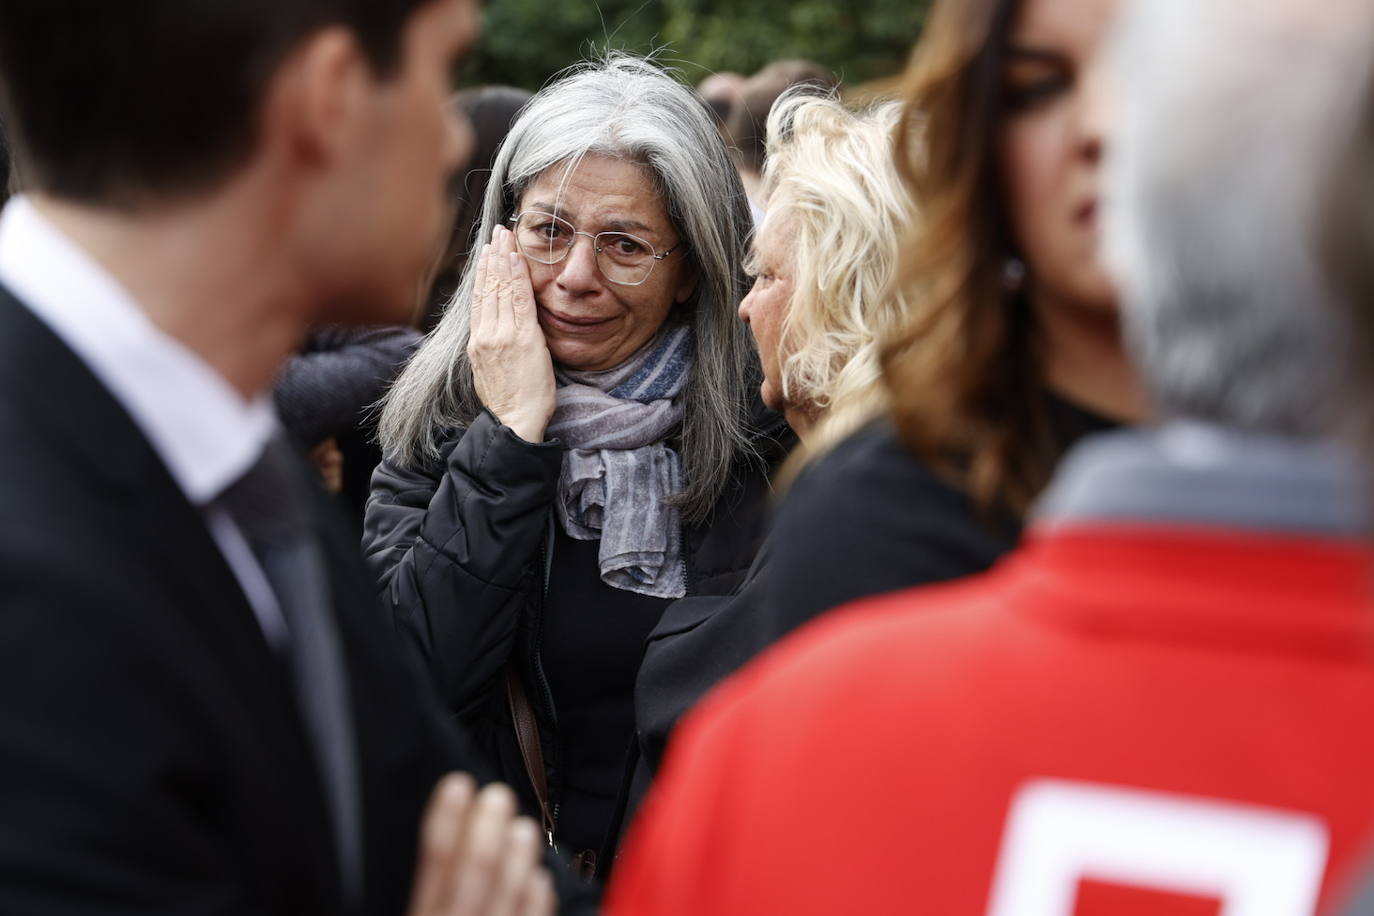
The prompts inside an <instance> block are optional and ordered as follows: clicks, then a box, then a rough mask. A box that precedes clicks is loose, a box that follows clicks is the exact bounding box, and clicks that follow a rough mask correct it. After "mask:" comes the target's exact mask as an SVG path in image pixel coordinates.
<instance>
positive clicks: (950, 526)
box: [760, 0, 1143, 641]
mask: <svg viewBox="0 0 1374 916" xmlns="http://www.w3.org/2000/svg"><path fill="white" fill-rule="evenodd" d="M1114 9H1115V2H1114V0H1021V2H1016V0H960V2H940V3H936V5H935V6H934V7H933V8H932V10H931V14H930V18H929V20H928V22H927V25H926V27H925V32H924V34H923V36H922V38H921V42H920V44H919V46H918V48H917V50H916V53H915V55H914V57H913V59H912V62H911V66H910V69H909V71H908V74H907V76H906V89H905V94H906V98H907V108H906V115H905V118H904V122H903V124H902V125H901V127H900V128H899V130H898V134H897V142H898V147H897V161H898V166H899V168H900V170H901V171H902V173H903V176H904V178H905V180H906V183H907V186H908V188H909V189H910V192H911V194H912V195H913V197H914V199H915V202H916V206H917V209H918V210H919V211H920V213H921V219H920V220H918V221H916V222H915V223H914V224H913V226H912V229H911V232H910V236H909V237H908V239H907V240H906V242H905V244H904V246H903V252H904V260H903V264H902V268H901V270H902V277H901V280H900V283H901V286H902V289H903V292H904V294H905V295H906V298H907V301H908V303H910V305H909V311H910V319H909V321H908V323H907V325H906V327H905V329H904V330H903V331H902V332H901V333H899V334H897V335H896V336H895V337H894V338H892V339H891V340H889V341H888V342H887V344H886V346H885V352H884V359H883V370H884V380H885V383H886V385H887V388H888V391H889V395H890V399H891V407H890V422H888V423H880V424H875V425H873V426H870V427H869V428H867V429H864V430H861V431H860V432H858V433H856V434H855V435H854V436H852V437H850V438H849V439H848V440H846V441H845V442H843V443H841V444H840V445H838V446H837V447H836V448H834V449H833V450H832V451H831V452H830V454H828V455H826V456H825V457H824V458H822V459H821V460H820V461H818V462H817V463H815V464H814V465H813V466H812V467H811V468H810V469H808V471H807V472H806V473H804V474H802V475H801V477H800V478H799V479H798V480H797V481H796V483H795V485H794V486H793V488H792V489H791V491H790V492H789V494H788V498H787V499H786V500H785V501H784V502H783V504H782V506H781V507H780V508H779V512H778V518H777V521H776V524H775V535H774V536H773V538H772V539H771V541H770V546H771V551H772V553H771V557H770V563H771V564H772V567H771V569H770V574H769V578H768V588H769V592H770V593H769V595H768V596H767V597H766V598H765V599H764V601H763V606H762V609H761V612H760V620H761V626H763V627H764V633H763V634H762V637H761V638H763V639H764V640H766V641H771V640H773V639H776V638H777V637H779V636H781V635H782V634H784V633H786V632H787V631H789V630H791V629H792V628H794V627H795V626H797V625H799V624H801V623H803V622H805V621H806V620H808V619H810V618H812V617H814V616H815V615H817V614H819V613H821V612H823V611H826V610H828V609H830V608H833V607H836V606H837V605H840V604H843V603H845V602H847V601H849V600H852V599H854V598H858V597H862V596H865V595H871V594H878V593H881V592H886V591H892V590H895V589H898V588H903V587H907V586H911V585H918V584H921V583H925V582H938V581H942V580H947V579H953V578H957V577H961V576H965V575H969V574H971V573H975V572H979V571H981V570H983V569H985V568H986V567H988V566H990V565H991V564H992V562H993V561H994V560H996V559H997V558H998V557H999V556H1001V555H1002V554H1003V553H1005V552H1006V551H1007V550H1009V549H1010V548H1011V547H1012V546H1013V545H1014V543H1015V541H1016V540H1017V538H1018V536H1019V533H1020V529H1021V524H1022V521H1023V518H1024V515H1025V512H1026V510H1027V507H1028V506H1029V505H1030V504H1031V502H1032V501H1033V500H1034V498H1035V497H1036V495H1037V494H1038V493H1039V492H1040V490H1041V488H1042V487H1043V486H1044V485H1045V483H1046V482H1047V481H1048V479H1049V477H1050V473H1051V471H1052V470H1053V468H1054V466H1055V464H1056V462H1057V461H1058V460H1059V458H1060V456H1061V455H1063V453H1064V452H1065V450H1066V449H1067V448H1068V447H1069V446H1070V445H1072V444H1073V443H1074V442H1075V441H1076V440H1077V439H1078V438H1080V437H1081V436H1083V435H1085V434H1088V433H1091V432H1094V431H1099V430H1104V429H1107V428H1110V427H1112V426H1114V425H1116V424H1117V423H1119V422H1121V421H1124V420H1132V419H1136V418H1138V417H1139V416H1140V415H1141V413H1142V412H1143V410H1142V406H1141V400H1142V398H1141V395H1140V392H1139V390H1138V388H1137V384H1136V380H1135V377H1134V374H1133V372H1132V370H1131V368H1130V366H1129V364H1128V362H1127V359H1126V356H1125V354H1124V352H1123V350H1122V346H1121V340H1120V335H1119V322H1118V315H1117V302H1116V293H1115V291H1114V290H1113V288H1112V283H1111V281H1110V280H1109V279H1108V276H1107V274H1106V272H1105V271H1104V269H1103V267H1102V265H1101V263H1100V261H1099V259H1098V254H1097V250H1096V243H1097V215H1098V198H1097V194H1098V190H1097V189H1098V181H1099V164H1100V161H1101V158H1102V152H1103V137H1102V133H1101V131H1102V124H1101V121H1100V117H1099V115H1100V111H1099V105H1100V101H1101V93H1100V89H1101V87H1100V80H1101V75H1100V72H1099V66H1100V64H1099V56H1100V51H1101V45H1102V41H1103V37H1104V34H1105V31H1106V29H1107V25H1108V21H1109V19H1110V17H1111V15H1112V14H1113V12H1114Z"/></svg>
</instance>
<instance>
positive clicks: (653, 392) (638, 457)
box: [549, 325, 694, 598]
mask: <svg viewBox="0 0 1374 916" xmlns="http://www.w3.org/2000/svg"><path fill="white" fill-rule="evenodd" d="M693 344H694V338H693V336H692V331H691V329H690V328H688V327H686V326H681V325H679V326H673V327H667V328H665V329H664V330H662V331H660V332H659V334H658V336H657V337H656V338H655V339H654V340H653V341H651V342H650V343H649V344H648V345H647V346H645V347H644V349H642V350H641V351H640V352H639V353H637V354H636V355H635V356H633V357H631V358H630V359H628V360H626V361H625V362H624V363H622V364H621V365H619V366H616V367H615V368H613V369H606V370H604V371H601V372H575V371H572V370H569V369H556V370H555V376H556V378H557V380H558V386H559V387H558V406H557V407H556V408H555V409H554V412H553V419H552V420H551V421H550V423H549V435H550V436H556V437H557V438H559V439H561V440H562V441H563V444H564V445H565V446H566V447H567V451H566V452H564V455H563V471H562V474H561V476H560V477H559V480H558V499H557V501H556V503H555V506H556V508H557V512H558V519H559V521H561V522H562V523H563V530H564V531H566V532H568V535H569V536H571V537H574V538H577V539H578V540H582V541H594V540H596V539H598V538H600V539H601V547H600V551H599V554H598V556H599V561H600V568H601V581H603V582H605V583H606V584H607V585H609V586H611V587H613V588H619V589H625V590H626V591H631V592H637V593H639V594H641V595H650V596H653V597H656V598H681V597H682V596H683V595H684V594H686V592H687V568H686V565H685V563H684V561H683V558H682V518H681V514H680V513H679V511H678V509H677V507H676V506H673V505H670V504H669V502H668V497H669V496H671V495H672V494H674V493H676V492H678V491H679V490H680V489H682V460H681V459H680V458H679V457H678V454H677V453H676V452H675V451H673V450H672V449H671V448H669V447H668V446H667V445H666V444H665V440H666V439H667V438H668V435H669V434H670V433H672V432H673V431H674V430H675V429H677V428H678V427H679V426H680V425H681V424H682V404H681V403H680V401H679V398H678V394H679V393H680V392H681V391H682V389H683V387H684V386H685V385H686V384H687V378H688V376H689V375H690V374H691V369H692V359H693V351H694V346H693Z"/></svg>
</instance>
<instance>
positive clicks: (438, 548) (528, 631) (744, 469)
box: [364, 411, 793, 851]
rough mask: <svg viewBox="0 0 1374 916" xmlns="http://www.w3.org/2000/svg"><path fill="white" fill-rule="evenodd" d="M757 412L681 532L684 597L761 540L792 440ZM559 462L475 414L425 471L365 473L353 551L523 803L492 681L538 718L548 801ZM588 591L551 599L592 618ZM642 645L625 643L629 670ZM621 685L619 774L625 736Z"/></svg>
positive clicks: (509, 733) (518, 767) (710, 585)
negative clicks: (550, 609) (548, 626)
mask: <svg viewBox="0 0 1374 916" xmlns="http://www.w3.org/2000/svg"><path fill="white" fill-rule="evenodd" d="M759 420H760V422H759V423H758V425H757V426H756V432H755V435H754V441H755V443H756V445H757V447H758V449H759V451H760V452H761V457H759V456H750V457H749V458H743V457H742V458H741V459H739V462H738V464H737V466H736V470H735V474H734V475H733V477H732V479H731V482H730V485H729V487H728V488H727V490H726V492H725V494H724V495H723V496H722V497H721V499H720V500H719V501H718V503H717V505H716V508H715V510H714V513H713V515H712V517H711V518H710V520H709V521H708V522H707V523H706V524H703V525H698V526H694V527H691V528H688V529H686V530H685V531H684V554H685V559H686V565H687V570H688V593H689V594H707V595H720V594H727V593H729V592H730V591H731V590H732V589H733V588H734V587H735V586H736V585H737V584H738V583H739V582H740V581H741V579H742V577H743V575H744V573H745V571H746V570H747V568H748V566H749V563H750V561H751V559H752V558H753V555H754V553H755V551H756V550H757V547H758V544H759V542H760V541H761V539H762V533H763V527H764V507H765V505H766V503H767V500H768V498H769V495H770V493H771V490H770V488H769V483H768V475H769V473H770V471H771V469H772V466H773V465H774V464H776V463H777V462H778V461H780V460H781V458H782V457H783V456H784V455H785V453H786V451H787V449H788V448H789V447H790V445H791V443H792V441H793V438H792V434H791V431H790V430H789V429H787V427H786V424H785V423H784V422H783V420H782V418H781V417H779V416H778V415H776V414H769V413H762V412H761V413H760V414H759ZM562 459H563V446H562V445H561V444H560V443H557V442H546V443H541V444H533V443H529V442H526V441H524V440H523V439H521V438H520V437H518V436H516V435H515V434H514V433H513V432H511V431H510V430H509V429H507V428H506V427H504V426H502V425H501V424H500V423H499V422H498V421H497V420H496V419H495V418H494V417H493V416H492V415H491V414H490V413H489V412H485V411H484V412H483V413H482V414H480V415H478V417H477V418H476V419H475V420H474V421H473V423H472V425H471V426H470V427H468V428H467V429H466V430H459V431H457V432H456V433H455V434H453V435H452V436H451V437H450V438H449V439H448V440H447V441H446V443H445V444H444V446H443V448H442V455H441V460H440V461H438V462H437V463H436V464H435V465H434V466H432V467H429V468H425V469H401V468H398V467H396V466H395V465H393V464H391V463H390V462H384V463H383V464H382V466H381V467H379V468H378V469H377V472H376V474H375V475H374V478H373V493H372V498H371V499H370V501H369V503H368V511H367V516H366V521H365V533H364V552H365V554H366V555H367V557H368V559H369V561H370V563H371V564H372V566H373V568H374V570H375V572H376V573H377V574H378V576H379V577H380V579H381V581H382V585H383V593H384V597H385V603H386V604H387V605H388V606H389V607H390V608H391V613H392V616H393V619H394V621H395V623H396V627H397V629H398V631H399V632H400V633H401V634H402V635H403V637H404V639H405V641H406V643H407V644H408V645H409V646H410V647H411V648H412V649H413V651H414V652H415V653H416V654H417V655H418V657H419V658H420V659H421V660H422V662H423V663H424V664H425V665H426V666H427V667H428V669H429V671H430V672H431V674H432V676H433V678H434V682H435V684H436V686H437V687H438V690H439V692H440V694H441V696H442V697H443V699H444V701H445V702H446V703H447V705H448V707H449V709H450V711H451V712H452V713H453V714H454V715H455V716H457V717H458V718H459V719H460V720H461V721H462V722H463V723H464V724H465V725H467V726H468V728H469V729H470V730H471V732H472V734H473V735H474V738H475V740H476V741H477V742H478V743H479V745H480V746H481V747H483V748H484V749H485V750H487V751H488V753H489V754H490V756H491V758H492V759H493V760H494V761H496V764H497V766H498V769H499V771H500V774H501V777H502V778H503V779H506V780H507V781H509V782H511V784H512V785H515V786H517V787H518V788H519V789H520V790H521V791H522V792H523V793H524V794H525V796H526V800H527V801H528V802H531V803H532V802H533V789H532V787H531V786H530V782H529V779H528V777H527V775H526V771H525V767H524V763H523V760H522V758H521V756H520V752H519V747H518V745H517V743H516V738H515V730H514V726H513V724H512V720H511V716H510V711H509V706H508V702H507V696H506V689H505V686H504V676H505V671H506V668H507V665H508V663H510V664H512V665H513V667H514V670H515V671H516V673H517V674H518V676H519V678H520V679H521V682H522V683H523V684H524V686H525V690H526V694H527V695H528V697H529V699H530V702H531V704H532V706H533V707H534V709H535V711H536V714H537V716H538V720H539V726H540V734H541V738H542V739H543V740H542V745H543V754H544V760H545V764H546V770H547V776H548V782H549V789H550V794H551V795H552V796H553V797H552V803H553V805H554V806H555V807H557V805H558V801H559V798H558V793H559V787H560V785H562V784H563V782H564V781H565V779H566V778H567V776H568V774H567V773H564V772H562V771H561V770H560V766H561V761H560V759H559V753H558V743H559V742H558V741H557V740H556V739H557V734H558V733H557V721H558V709H557V706H556V703H555V698H554V696H553V695H552V691H551V690H550V688H549V681H548V677H547V676H546V673H545V670H544V666H543V664H542V662H541V652H542V651H543V643H542V639H543V634H544V623H545V619H544V610H545V606H546V602H547V596H548V595H549V594H551V593H553V592H557V591H558V590H559V589H560V588H562V587H564V584H565V583H563V582H560V581H550V571H551V570H553V569H554V565H553V564H552V562H551V558H550V556H549V553H548V549H549V545H551V544H553V543H555V542H556V541H557V538H556V537H555V529H554V526H555V525H556V524H557V522H556V519H555V514H554V512H553V502H554V498H555V494H556V492H557V485H558V477H559V473H560V470H561V467H562ZM598 587H599V588H602V589H609V586H604V585H598ZM592 591H594V589H592V590H589V591H588V594H586V595H585V597H584V596H582V595H580V594H579V595H574V596H569V595H567V594H565V593H559V595H558V600H559V601H560V602H561V603H563V604H565V605H568V604H576V603H577V602H579V601H582V600H585V602H586V603H587V605H588V606H587V613H588V620H589V622H592V623H593V624H594V623H595V621H596V619H597V618H596V617H595V616H593V615H594V614H595V612H596V602H597V601H598V600H602V599H598V596H597V595H596V594H593V593H592ZM602 597H603V599H604V596H602ZM647 624H648V625H651V624H652V621H648V622H647ZM648 625H646V627H645V632H647V630H648ZM640 650H641V646H640V644H639V642H638V641H636V643H635V646H634V649H633V651H634V653H635V658H634V659H633V665H634V666H635V667H637V665H638V654H639V652H640ZM603 661H604V660H603ZM597 668H598V660H597V659H596V658H594V657H589V658H588V661H587V669H588V671H587V676H588V677H595V676H597ZM629 687H630V685H629V684H626V685H625V694H626V700H625V703H624V705H625V710H624V718H625V721H626V733H625V734H624V736H623V738H622V739H621V742H620V746H619V747H618V748H617V749H616V759H617V761H618V764H617V766H616V770H617V773H618V774H619V773H623V770H624V764H623V760H624V754H625V752H626V751H627V750H628V747H627V745H628V744H629V743H630V737H631V735H630V732H629V722H630V721H631V710H630V701H629ZM616 779H617V781H618V779H619V776H618V775H617V777H616ZM611 826H612V827H614V824H613V823H612V825H611ZM574 851H575V850H574Z"/></svg>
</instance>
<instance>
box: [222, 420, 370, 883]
mask: <svg viewBox="0 0 1374 916" xmlns="http://www.w3.org/2000/svg"><path fill="white" fill-rule="evenodd" d="M295 461H296V459H295V457H294V456H293V455H292V454H291V451H290V447H289V446H288V445H286V443H285V442H283V441H281V440H280V439H279V438H277V439H273V440H272V441H271V442H269V443H268V444H267V447H266V448H265V449H264V450H263V454H262V456H261V457H260V458H259V459H258V461H257V463H256V464H254V465H253V466H252V467H251V468H249V470H248V472H247V473H246V474H244V475H243V477H241V478H239V480H238V481H236V482H235V483H234V484H233V485H232V486H230V487H229V489H227V490H225V492H224V494H223V495H222V496H221V497H220V499H219V503H220V505H222V506H224V508H225V509H227V510H228V512H229V514H230V515H231V516H232V517H233V519H234V522H235V524H237V525H238V527H239V530H240V531H242V532H243V535H244V537H245V539H246V540H247V541H248V545H249V546H250V547H251V548H252V550H253V555H254V556H255V557H256V558H257V560H258V563H259V565H261V566H262V571H263V573H264V574H266V576H267V581H268V583H269V584H271V586H272V591H273V593H274V594H275V595H276V598H277V604H278V605H279V606H280V607H281V612H282V617H283V618H284V619H285V621H286V626H287V630H288V631H289V633H290V641H289V645H288V646H287V648H286V659H287V662H288V664H289V668H290V670H291V675H292V680H293V682H294V686H295V691H296V700H297V704H298V706H299V708H300V711H301V716H302V718H303V719H304V721H305V726H306V730H307V731H308V732H309V737H310V742H311V745H312V748H313V750H314V753H315V760H316V764H317V766H318V767H319V769H320V774H321V776H322V777H323V778H324V783H325V786H326V788H327V790H328V798H329V803H330V804H329V806H330V813H331V815H332V818H333V822H334V838H335V843H336V845H337V849H338V856H339V868H340V872H341V876H342V879H343V892H344V899H345V900H348V901H351V902H357V901H359V900H361V890H362V889H361V883H362V810H361V802H360V792H359V782H358V754H357V744H356V740H355V736H354V731H353V717H352V712H351V709H352V706H351V704H350V702H349V695H348V678H347V672H346V670H345V666H344V656H343V649H342V646H341V644H340V640H339V633H338V629H337V625H336V623H335V620H334V614H333V610H332V608H331V604H330V595H329V575H328V569H327V567H326V566H325V562H324V555H323V553H322V551H321V549H320V545H319V542H318V540H317V539H316V537H315V535H314V532H313V528H312V525H311V516H310V510H309V506H308V503H307V500H306V494H305V493H303V492H301V491H300V487H302V486H305V485H306V483H305V481H304V480H303V479H301V477H300V475H299V474H297V473H293V470H292V464H293V462H295Z"/></svg>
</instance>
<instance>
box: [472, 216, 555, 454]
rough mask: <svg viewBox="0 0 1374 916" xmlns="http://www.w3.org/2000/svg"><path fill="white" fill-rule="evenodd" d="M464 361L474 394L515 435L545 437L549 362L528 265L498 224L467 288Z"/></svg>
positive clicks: (550, 399)
mask: <svg viewBox="0 0 1374 916" xmlns="http://www.w3.org/2000/svg"><path fill="white" fill-rule="evenodd" d="M471 326H472V330H471V333H470V335H469V337H468V359H469V360H470V361H471V363H472V375H473V381H474V383H475V385H476V387H477V396H478V397H479V398H481V400H482V403H483V404H484V405H485V406H486V408H487V409H488V410H490V411H491V412H492V413H493V414H495V415H496V419H498V420H500V421H501V422H502V423H503V424H505V425H506V426H508V427H509V428H510V429H511V430H512V431H514V433H515V434H516V435H517V436H519V437H520V438H522V439H524V440H526V441H528V442H542V441H544V429H545V427H547V426H548V424H549V418H550V417H551V416H553V408H554V403H555V399H556V394H555V386H554V380H553V360H552V358H550V356H549V348H548V344H547V343H546V342H545V340H544V332H543V330H541V329H540V327H539V318H538V316H537V314H536V313H535V305H534V288H533V287H532V286H531V285H530V273H529V266H528V265H527V264H526V263H525V259H524V257H523V256H521V254H520V253H519V252H518V251H516V250H515V236H513V235H511V233H510V231H509V230H507V229H506V228H505V227H504V226H501V227H498V228H497V229H496V233H495V235H494V236H493V238H492V240H491V243H490V244H488V245H485V246H483V248H482V253H481V255H480V256H479V257H478V260H477V276H476V277H475V281H474V283H473V287H472V320H471Z"/></svg>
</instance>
